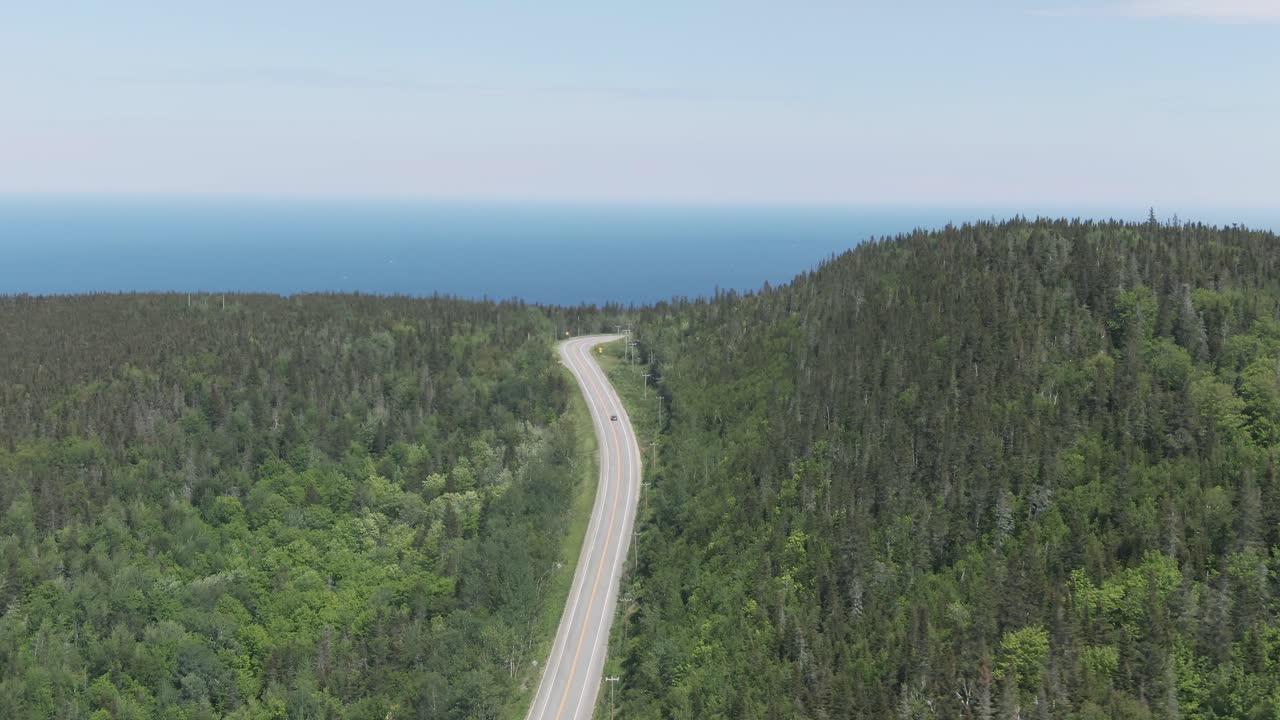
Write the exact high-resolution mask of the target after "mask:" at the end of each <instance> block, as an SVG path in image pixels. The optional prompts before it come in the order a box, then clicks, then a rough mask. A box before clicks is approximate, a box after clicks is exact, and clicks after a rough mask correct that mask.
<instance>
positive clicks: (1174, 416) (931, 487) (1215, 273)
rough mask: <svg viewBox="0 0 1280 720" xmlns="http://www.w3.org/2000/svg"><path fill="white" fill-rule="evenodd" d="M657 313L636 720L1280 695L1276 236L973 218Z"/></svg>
mask: <svg viewBox="0 0 1280 720" xmlns="http://www.w3.org/2000/svg"><path fill="white" fill-rule="evenodd" d="M636 327H637V333H638V336H639V339H640V350H641V354H642V357H644V358H645V361H646V363H647V365H648V371H647V372H648V373H649V374H650V375H652V376H654V377H655V378H657V382H658V387H659V389H660V391H661V392H662V394H663V398H664V402H665V403H666V406H667V407H666V413H665V414H664V418H665V425H664V427H663V434H662V437H661V445H660V447H661V456H660V461H659V462H658V463H657V464H656V468H657V470H656V473H655V474H654V475H653V476H652V477H650V478H649V488H648V489H647V490H646V493H647V495H646V502H647V503H648V508H649V509H648V511H647V513H646V516H645V521H644V523H643V526H642V527H641V528H640V532H639V570H638V573H637V575H636V577H634V578H632V579H631V581H630V586H629V588H628V591H627V592H628V593H629V594H630V596H631V598H632V599H633V603H634V605H633V609H632V610H630V611H629V612H628V614H627V618H628V621H627V622H628V626H627V627H626V628H625V629H624V631H623V632H622V633H621V634H620V635H621V637H622V638H624V641H623V642H624V644H623V646H621V647H617V648H615V653H616V654H617V656H618V657H619V663H620V667H621V673H620V675H621V677H622V682H621V687H620V688H619V696H620V700H619V702H620V703H621V704H622V707H623V712H622V713H620V714H619V717H627V718H691V719H692V718H697V719H699V720H716V719H721V718H724V719H729V718H733V719H735V720H737V719H744V720H745V719H754V718H823V719H826V718H877V719H879V718H901V719H907V718H921V719H924V718H938V719H944V718H948V719H961V718H964V719H968V718H976V719H981V720H988V719H990V718H1000V719H1001V720H1012V719H1014V718H1062V719H1064V720H1068V719H1071V720H1093V719H1101V718H1113V719H1115V720H1120V719H1125V720H1140V719H1141V718H1182V719H1186V720H1192V719H1195V720H1210V719H1215V718H1221V719H1225V718H1239V719H1244V718H1248V719H1252V720H1262V719H1264V718H1266V719H1269V720H1275V719H1276V718H1280V482H1278V481H1277V454H1278V452H1280V239H1278V238H1277V237H1276V236H1275V235H1273V234H1271V233H1266V232H1255V231H1250V230H1247V229H1244V228H1241V227H1226V228H1215V227H1207V226H1204V225H1200V224H1194V223H1183V222H1178V221H1176V220H1175V221H1170V222H1158V221H1156V220H1155V218H1154V214H1153V217H1152V219H1151V220H1150V221H1149V222H1145V223H1123V222H1092V221H1081V220H1048V219H1037V220H1028V219H1025V218H1015V219H1013V220H1010V221H1007V222H999V223H997V222H980V223H976V224H966V225H963V226H948V227H946V228H944V229H941V230H938V231H934V232H925V231H917V232H913V233H909V234H906V235H902V236H899V237H893V238H880V239H873V240H871V241H869V242H867V243H864V244H863V245H861V246H859V247H857V248H855V249H854V250H852V251H850V252H848V253H845V254H843V255H840V256H838V257H834V258H831V259H829V260H828V261H827V262H824V263H823V264H822V265H821V266H819V267H818V268H817V269H816V270H814V271H813V272H810V273H807V274H805V275H802V276H800V277H798V278H797V279H796V280H795V281H794V282H792V283H790V284H787V285H785V286H782V287H776V288H768V287H766V288H764V289H763V290H762V291H760V292H756V293H748V294H735V293H732V292H723V293H718V294H717V295H716V296H715V297H713V298H708V299H705V300H697V301H682V302H673V303H665V304H660V305H657V306H655V307H651V308H646V309H644V310H643V311H642V312H641V313H640V317H639V318H638V321H637V325H636ZM617 639H618V638H617V637H615V640H617Z"/></svg>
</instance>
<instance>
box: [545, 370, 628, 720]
mask: <svg viewBox="0 0 1280 720" xmlns="http://www.w3.org/2000/svg"><path fill="white" fill-rule="evenodd" d="M584 357H585V359H586V361H587V362H595V361H594V360H592V359H591V357H590V356H589V355H588V356H584ZM584 379H585V378H584ZM594 381H595V376H594V374H593V375H592V377H591V380H589V381H588V382H590V383H591V384H592V385H593V386H594V387H597V389H598V386H597V385H596V383H595V382H594ZM606 397H607V395H606ZM609 434H610V435H612V436H613V444H614V445H615V446H617V447H618V449H619V455H621V449H622V443H621V442H619V440H618V429H617V428H616V427H614V425H613V423H612V422H611V421H610V423H609ZM603 462H604V461H603V459H602V460H601V464H603ZM621 486H622V473H621V472H619V473H618V483H617V487H616V490H615V492H614V494H613V504H612V505H611V506H610V507H609V529H608V530H607V531H606V532H605V538H604V543H605V544H604V548H603V549H602V551H601V553H600V563H599V565H598V566H597V567H596V576H595V579H593V580H592V581H591V598H590V599H589V600H588V601H587V614H586V617H584V618H583V619H582V627H581V628H580V629H579V631H578V642H577V644H576V645H575V646H574V650H573V662H572V663H571V664H570V666H569V678H568V680H566V681H565V684H564V694H563V695H561V697H560V705H559V706H558V707H557V708H556V717H557V718H559V717H560V716H561V714H562V713H563V712H564V704H565V703H566V702H568V701H569V689H570V688H572V687H573V678H574V676H575V675H577V672H578V658H579V656H581V655H582V641H583V640H585V639H586V637H587V622H588V621H589V620H590V619H591V606H592V605H594V604H595V601H596V591H597V590H599V587H600V574H601V573H602V572H604V560H605V556H606V555H607V554H608V549H609V545H610V544H611V543H612V540H613V524H614V519H615V518H616V516H617V514H618V498H619V497H621V495H622V487H621Z"/></svg>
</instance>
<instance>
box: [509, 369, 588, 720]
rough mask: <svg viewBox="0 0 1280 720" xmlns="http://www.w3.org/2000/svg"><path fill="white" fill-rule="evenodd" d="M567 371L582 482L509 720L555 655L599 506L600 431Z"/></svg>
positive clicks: (518, 719) (518, 717)
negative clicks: (554, 646) (589, 528)
mask: <svg viewBox="0 0 1280 720" xmlns="http://www.w3.org/2000/svg"><path fill="white" fill-rule="evenodd" d="M562 372H564V374H565V377H566V378H567V379H568V380H569V383H570V385H571V386H572V387H573V393H572V396H571V397H570V399H569V408H568V411H567V413H568V415H569V416H570V417H571V419H572V422H573V433H574V438H575V440H576V442H577V448H576V450H575V453H574V461H573V473H574V475H575V476H576V478H577V483H576V485H575V490H574V495H573V504H572V505H571V506H570V508H569V526H568V531H567V532H566V533H565V534H564V538H563V539H562V540H561V542H560V557H559V563H560V565H559V566H558V567H557V568H556V569H555V571H553V572H552V573H551V577H550V578H549V580H548V585H547V588H548V589H547V593H546V599H545V600H544V601H543V603H542V614H541V616H540V617H539V619H538V625H537V627H536V628H535V630H534V633H535V637H536V640H535V644H534V647H533V650H532V654H531V656H530V660H532V661H534V662H536V663H537V664H536V665H535V664H534V663H533V662H528V663H526V664H525V667H524V670H522V671H521V676H522V677H521V680H520V684H519V685H518V686H517V688H516V692H515V694H514V695H513V697H512V698H511V700H510V702H508V703H507V707H506V709H505V712H504V713H503V716H504V717H506V718H509V719H510V720H522V719H523V718H524V717H525V715H526V714H528V712H529V705H530V704H531V703H532V702H533V696H534V693H536V692H537V691H538V681H539V680H541V679H542V669H543V666H544V665H545V664H546V662H547V658H548V656H550V655H551V646H552V644H553V643H554V642H555V637H556V629H557V628H558V627H559V626H560V616H561V615H562V614H563V613H564V606H565V603H566V602H567V601H568V599H569V590H570V589H572V587H573V574H574V572H576V571H577V568H578V554H579V553H580V552H581V551H582V541H583V538H585V537H586V535H587V526H588V525H589V524H590V523H591V508H592V506H593V505H595V502H596V484H597V482H598V481H599V478H600V456H599V446H598V445H597V443H596V431H595V426H594V425H593V424H592V423H591V412H590V411H589V410H588V409H587V402H586V400H585V399H584V398H583V397H582V393H581V392H580V391H579V389H578V382H577V380H575V379H574V377H573V373H571V372H569V369H568V368H563V370H562Z"/></svg>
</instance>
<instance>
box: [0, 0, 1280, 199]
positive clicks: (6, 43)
mask: <svg viewBox="0 0 1280 720" xmlns="http://www.w3.org/2000/svg"><path fill="white" fill-rule="evenodd" d="M1278 117H1280V0H1043V1H1040V2H1034V1H1032V0H1026V1H1024V2H1012V1H1007V0H988V1H986V2H977V1H971V2H962V1H958V0H952V1H948V2H926V1H923V0H903V1H897V2H875V3H871V2H853V1H850V0H846V1H844V2H827V1H822V0H807V1H806V0H797V1H796V2H777V1H776V0H771V1H769V2H755V1H754V0H723V1H707V2H699V1H698V0H681V1H678V2H671V1H667V0H650V1H649V2H631V3H601V2H527V1H525V0H520V1H513V2H484V1H477V2H456V1H453V2H423V1H421V0H419V1H415V2H409V1H405V2H379V1H376V0H368V1H366V2H361V3H336V2H318V1H317V0H306V1H302V0H273V1H272V2H261V1H260V0H253V1H244V0H222V1H221V2H218V3H174V2H144V1H139V0H114V1H113V2H102V1H100V0H98V1H94V2H75V1H70V2H60V3H39V2H10V3H3V4H0V193H9V194H46V193H51V194H61V193H90V194H94V193H108V194H116V193H121V194H143V195H150V194H170V193H171V194H198V195H199V194H234V195H241V194H248V195H267V196H275V195H286V196H319V197H328V196H350V197H396V198H400V197H411V198H416V197H423V198H433V199H446V200H465V201H480V202H484V201H494V200H501V201H533V202H543V201H547V202H587V203H693V204H728V205H733V204H798V205H805V204H815V205H877V204H890V205H940V204H946V205H965V204H973V205H1000V206H1009V205H1016V204H1019V203H1023V204H1037V205H1041V206H1043V205H1051V206H1070V205H1095V206H1096V205H1115V204H1126V205H1139V206H1142V207H1146V206H1147V205H1155V206H1158V207H1186V208H1194V207H1275V206H1277V205H1278V204H1280V121H1278V120H1277V118H1278Z"/></svg>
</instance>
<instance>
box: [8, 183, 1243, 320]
mask: <svg viewBox="0 0 1280 720" xmlns="http://www.w3.org/2000/svg"><path fill="white" fill-rule="evenodd" d="M1145 213H1146V210H1145V208H1143V209H1130V210H1129V211H1128V212H1124V213H1121V214H1116V213H1108V214H1107V215H1108V216H1116V217H1130V218H1134V219H1137V218H1140V217H1143V216H1145ZM1007 214H1008V213H1000V212H996V211H985V210H984V211H979V210H975V209H945V208H915V209H910V208H853V209H810V208H805V209H799V208H789V209H778V208H678V207H652V208H646V207H570V206H562V207H549V206H517V205H510V206H506V205H488V206H482V205H444V204H436V203H409V202H355V201H351V202H319V201H283V200H281V201H267V200H222V199H219V200H173V199H163V200H161V199H137V198H131V199H112V198H48V197H46V198H16V197H11V198H4V199H0V294H14V293H30V294H61V293H83V292H96V291H163V290H177V291H212V292H217V291H262V292H273V293H280V294H293V293H298V292H309V291H360V292H367V293H380V294H408V295H430V294H432V293H436V292H439V293H446V294H452V295H459V296H463V297H470V298H482V297H487V298H492V299H504V298H511V297H518V298H522V299H524V300H526V301H529V302H538V303H560V304H577V303H581V302H589V303H604V302H620V303H624V304H628V303H645V302H652V301H656V300H663V299H669V298H671V297H675V296H685V297H694V296H699V295H710V294H711V293H713V292H714V291H715V289H716V288H721V289H730V288H732V289H738V290H749V289H756V288H759V287H760V286H761V284H762V283H764V282H766V281H767V282H770V283H773V284H777V283H780V282H785V281H787V280H789V279H791V278H792V277H794V276H795V275H796V274H797V273H800V272H803V271H805V270H807V269H810V268H812V267H814V266H815V265H816V264H817V263H819V262H821V261H822V260H823V259H824V258H827V257H829V256H830V255H832V254H833V253H839V252H843V251H844V250H847V249H849V248H851V247H853V246H854V245H856V244H858V243H859V242H862V241H863V240H865V239H867V238H868V237H872V236H882V235H891V234H896V233H899V232H905V231H909V230H911V229H913V228H916V227H938V226H942V225H945V224H946V223H947V222H956V223H959V222H963V221H966V220H973V219H980V218H987V217H992V216H1003V215H1007ZM1255 222H1257V220H1255ZM1263 222H1264V223H1265V220H1263Z"/></svg>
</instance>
